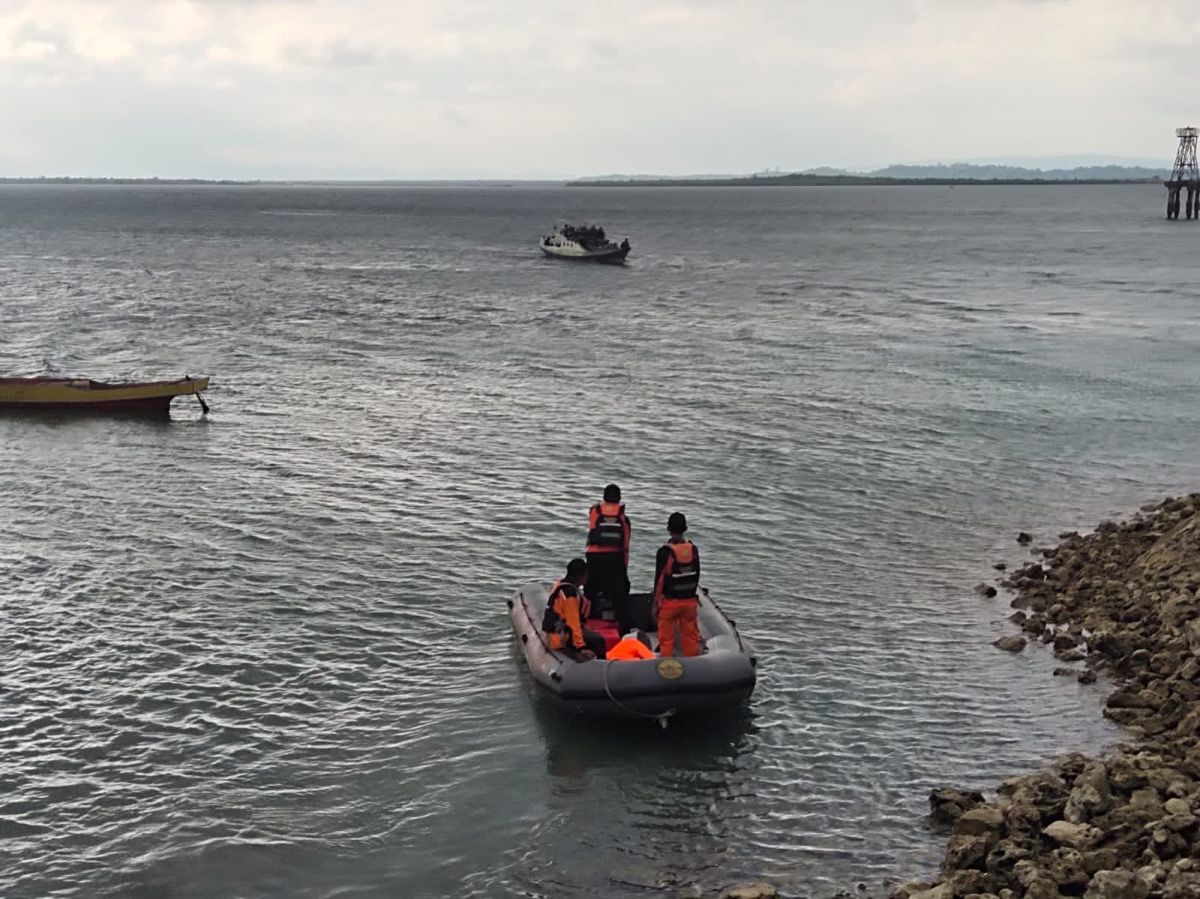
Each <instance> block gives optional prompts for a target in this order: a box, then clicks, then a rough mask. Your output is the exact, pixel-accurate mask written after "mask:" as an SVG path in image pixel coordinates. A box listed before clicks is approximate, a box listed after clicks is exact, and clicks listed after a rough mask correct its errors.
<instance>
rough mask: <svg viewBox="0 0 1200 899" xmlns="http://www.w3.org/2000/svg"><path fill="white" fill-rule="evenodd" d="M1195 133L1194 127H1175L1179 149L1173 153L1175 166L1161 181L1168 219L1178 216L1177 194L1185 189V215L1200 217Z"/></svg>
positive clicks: (1199, 180)
mask: <svg viewBox="0 0 1200 899" xmlns="http://www.w3.org/2000/svg"><path fill="white" fill-rule="evenodd" d="M1196 134H1197V131H1196V129H1195V128H1176V129H1175V136H1176V137H1178V138H1179V151H1178V152H1177V153H1176V154H1175V166H1174V167H1173V168H1172V169H1171V177H1170V178H1168V179H1167V180H1166V181H1165V182H1163V183H1164V184H1166V186H1167V218H1169V219H1177V218H1179V195H1180V193H1182V192H1183V191H1184V190H1185V189H1186V190H1187V202H1186V203H1185V211H1186V215H1187V217H1188V218H1189V219H1191V218H1193V217H1195V218H1197V219H1200V169H1198V168H1197V167H1196Z"/></svg>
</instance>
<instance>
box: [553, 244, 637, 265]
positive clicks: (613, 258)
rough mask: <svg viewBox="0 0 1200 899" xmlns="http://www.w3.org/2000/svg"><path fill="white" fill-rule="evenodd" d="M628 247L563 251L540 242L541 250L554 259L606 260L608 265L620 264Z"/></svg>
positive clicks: (622, 262)
mask: <svg viewBox="0 0 1200 899" xmlns="http://www.w3.org/2000/svg"><path fill="white" fill-rule="evenodd" d="M629 249H630V248H629V247H614V248H613V249H611V250H584V251H583V252H576V253H572V252H563V251H560V250H558V249H556V248H555V247H548V246H546V245H545V244H542V252H543V253H545V254H546V255H547V256H550V257H552V258H554V259H569V260H571V261H572V262H606V263H608V264H610V265H622V264H624V262H625V257H626V256H628V255H629Z"/></svg>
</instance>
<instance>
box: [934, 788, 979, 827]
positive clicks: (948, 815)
mask: <svg viewBox="0 0 1200 899" xmlns="http://www.w3.org/2000/svg"><path fill="white" fill-rule="evenodd" d="M980 805H983V794H982V793H979V792H977V791H975V790H960V789H958V788H957V787H939V788H938V789H936V790H934V791H933V792H932V793H930V794H929V817H930V818H931V819H932V820H933V821H934V823H937V824H953V823H954V822H955V821H957V820H958V819H959V816H961V815H962V813H963V812H965V811H967V810H968V809H972V808H975V807H976V806H980Z"/></svg>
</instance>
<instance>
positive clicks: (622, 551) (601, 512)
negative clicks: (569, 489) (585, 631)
mask: <svg viewBox="0 0 1200 899" xmlns="http://www.w3.org/2000/svg"><path fill="white" fill-rule="evenodd" d="M632 530H633V529H632V528H631V527H630V524H629V516H627V515H626V514H625V504H624V503H623V502H621V488H620V487H618V486H617V485H616V484H609V485H608V486H607V487H605V488H604V500H603V501H602V502H598V503H596V504H595V505H594V506H592V507H591V509H589V510H588V538H587V564H588V596H590V597H591V598H592V601H593V602H594V603H595V605H596V612H597V617H604V616H605V613H608V612H611V613H612V614H611V615H608V616H607V617H608V618H609V619H610V620H611V619H612V618H614V617H615V618H616V620H617V630H618V631H619V632H620V633H621V634H625V633H626V632H628V630H629V628H630V627H631V626H632V625H633V622H631V621H630V620H629V619H630V613H629V537H630V534H631V533H632Z"/></svg>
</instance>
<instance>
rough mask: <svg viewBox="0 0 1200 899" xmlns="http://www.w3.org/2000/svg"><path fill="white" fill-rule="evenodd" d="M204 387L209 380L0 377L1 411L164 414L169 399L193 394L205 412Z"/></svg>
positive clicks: (169, 405)
mask: <svg viewBox="0 0 1200 899" xmlns="http://www.w3.org/2000/svg"><path fill="white" fill-rule="evenodd" d="M207 387H208V378H192V377H185V378H179V379H178V380H175V381H130V382H125V383H116V384H110V383H107V382H105V381H93V380H90V379H88V378H0V409H5V410H13V409H18V410H29V411H35V410H41V409H47V410H55V411H71V412H123V413H135V414H139V415H166V414H168V411H169V410H170V408H171V400H173V399H174V398H175V397H177V396H186V395H187V394H193V395H194V396H195V397H196V399H198V400H199V401H200V408H201V409H203V410H204V411H205V412H207V411H208V405H207V404H206V403H205V402H204V398H203V397H201V396H200V391H202V390H204V389H205V388H207Z"/></svg>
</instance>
